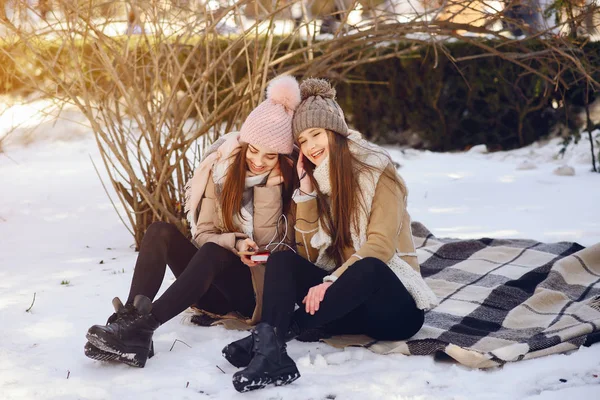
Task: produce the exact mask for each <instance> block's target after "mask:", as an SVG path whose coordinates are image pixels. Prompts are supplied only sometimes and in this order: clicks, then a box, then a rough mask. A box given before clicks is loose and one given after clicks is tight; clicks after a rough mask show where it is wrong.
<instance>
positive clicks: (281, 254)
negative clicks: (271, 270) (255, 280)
mask: <svg viewBox="0 0 600 400" xmlns="http://www.w3.org/2000/svg"><path fill="white" fill-rule="evenodd" d="M296 257H299V256H298V255H297V254H296V253H294V252H293V251H277V252H275V253H272V254H271V255H270V256H269V258H268V259H267V268H268V267H269V265H271V266H274V265H277V268H285V267H291V266H293V265H294V264H295V259H296Z"/></svg>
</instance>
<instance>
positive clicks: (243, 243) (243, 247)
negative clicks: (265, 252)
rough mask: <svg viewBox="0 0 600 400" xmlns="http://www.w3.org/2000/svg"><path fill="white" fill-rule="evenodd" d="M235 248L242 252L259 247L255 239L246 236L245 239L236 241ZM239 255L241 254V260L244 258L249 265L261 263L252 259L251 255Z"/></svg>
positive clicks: (243, 260)
mask: <svg viewBox="0 0 600 400" xmlns="http://www.w3.org/2000/svg"><path fill="white" fill-rule="evenodd" d="M235 249H236V250H237V251H238V252H240V251H256V249H258V246H257V244H256V243H255V242H254V240H252V239H250V238H246V239H243V240H238V241H237V242H236V243H235ZM239 256H240V260H242V262H243V263H244V264H246V265H247V266H249V267H254V266H256V265H258V264H259V263H257V262H256V261H252V260H251V259H250V256H249V255H244V254H240V255H239Z"/></svg>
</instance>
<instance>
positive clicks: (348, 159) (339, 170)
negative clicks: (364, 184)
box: [305, 130, 406, 266]
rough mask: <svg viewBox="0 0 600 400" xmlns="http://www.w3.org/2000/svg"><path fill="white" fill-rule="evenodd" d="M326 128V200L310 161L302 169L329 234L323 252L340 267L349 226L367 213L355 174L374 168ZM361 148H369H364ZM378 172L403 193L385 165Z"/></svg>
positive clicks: (347, 244) (348, 242)
mask: <svg viewBox="0 0 600 400" xmlns="http://www.w3.org/2000/svg"><path fill="white" fill-rule="evenodd" d="M326 131H327V137H328V139H329V180H330V183H331V194H330V196H329V199H327V197H326V196H325V195H324V194H323V193H322V192H321V191H320V190H319V185H318V183H317V181H316V180H315V178H314V176H313V170H314V168H315V166H314V164H312V163H311V162H307V163H305V169H306V171H307V173H308V175H309V177H310V179H311V181H312V183H313V186H314V187H315V188H316V189H317V208H318V212H319V220H320V222H321V225H322V226H323V228H324V230H325V231H326V232H327V234H328V235H329V236H330V237H331V246H329V247H328V248H327V250H326V251H325V253H326V254H327V255H328V256H329V257H331V258H333V259H334V260H335V263H336V265H337V266H340V265H342V264H343V262H344V249H345V248H347V247H352V245H353V241H352V234H351V232H352V229H353V228H354V230H356V231H358V230H359V226H358V225H359V218H360V213H361V212H364V213H366V214H367V215H368V214H369V212H370V210H367V209H366V204H365V198H364V194H363V191H362V190H361V188H360V186H359V182H358V177H359V175H360V174H361V173H369V172H371V173H374V172H376V168H375V167H372V166H370V165H368V164H366V163H364V162H363V161H361V160H359V159H358V158H357V157H356V156H355V155H354V154H352V153H351V152H350V147H349V146H348V139H347V138H346V137H344V136H342V135H339V134H337V133H335V132H332V131H330V130H326ZM365 151H372V150H368V149H365ZM391 162H392V160H391V159H390V163H391ZM382 175H385V176H387V177H389V178H390V179H391V180H392V181H393V182H394V185H397V186H398V188H399V189H400V192H401V193H402V195H403V196H405V195H406V186H405V185H404V182H403V181H402V179H401V178H400V177H399V176H398V174H397V173H395V171H393V172H392V171H390V169H389V168H386V169H385V170H384V171H382ZM375 184H377V182H375ZM392 189H393V188H392Z"/></svg>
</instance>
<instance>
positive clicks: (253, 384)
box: [232, 368, 300, 393]
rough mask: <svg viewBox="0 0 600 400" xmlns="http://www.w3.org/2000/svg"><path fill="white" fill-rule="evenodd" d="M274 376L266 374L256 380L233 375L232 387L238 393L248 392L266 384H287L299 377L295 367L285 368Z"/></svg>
mask: <svg viewBox="0 0 600 400" xmlns="http://www.w3.org/2000/svg"><path fill="white" fill-rule="evenodd" d="M275 375H276V376H275V377H271V376H267V377H264V378H262V379H259V380H258V381H255V380H252V381H250V379H248V378H247V377H245V376H243V375H241V374H240V375H234V376H233V379H232V382H233V387H234V388H235V390H237V391H238V392H240V393H245V392H250V391H252V390H258V389H263V388H264V387H266V386H267V385H270V384H271V383H274V384H275V386H284V385H289V384H290V383H292V382H294V381H295V380H296V379H298V378H300V371H298V369H297V368H293V369H291V368H290V369H287V370H284V371H282V372H280V373H278V374H275Z"/></svg>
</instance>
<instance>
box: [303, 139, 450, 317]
mask: <svg viewBox="0 0 600 400" xmlns="http://www.w3.org/2000/svg"><path fill="white" fill-rule="evenodd" d="M348 139H349V141H348V144H349V148H350V152H351V153H352V154H353V155H355V156H356V157H357V158H358V159H359V160H361V161H362V162H364V163H366V164H368V165H369V166H371V167H373V170H371V171H361V172H360V173H359V175H358V186H359V187H360V189H361V191H362V195H363V201H364V206H365V209H366V210H369V213H370V210H371V207H372V205H373V199H374V198H375V190H376V188H377V183H378V182H379V178H380V177H381V174H382V173H383V171H384V170H385V169H386V168H387V166H388V165H389V163H390V162H391V158H390V156H389V154H388V153H387V152H386V151H385V150H383V149H382V148H381V147H379V146H377V145H374V144H372V143H369V142H368V141H366V140H364V139H363V138H362V137H361V135H360V133H359V132H357V131H352V130H350V135H349V136H348ZM313 176H314V178H315V180H316V181H317V184H318V185H319V191H321V193H323V194H325V195H327V196H329V195H330V194H331V181H330V179H329V157H327V158H326V159H325V160H323V162H321V164H319V166H318V167H316V168H315V169H314V171H313ZM404 200H405V202H404V203H405V204H406V198H405V199H404ZM397 206H398V207H400V204H398V205H397ZM398 212H404V210H398ZM369 213H366V212H364V210H362V209H361V212H360V213H359V220H358V222H359V224H358V227H359V231H358V232H357V231H356V229H355V227H354V226H352V227H351V230H350V234H351V236H352V243H353V245H354V249H355V250H356V251H358V250H359V249H360V248H361V247H362V246H363V245H364V244H365V243H366V242H367V227H368V225H369ZM401 229H402V225H400V226H399V227H398V232H400V230H401ZM310 244H311V246H312V247H313V248H315V249H318V250H319V256H318V257H317V261H316V262H315V264H316V265H317V266H318V267H320V268H322V269H324V270H326V271H329V272H331V271H333V270H334V269H336V268H337V267H338V266H337V265H336V264H335V261H334V260H333V259H331V258H330V257H328V256H327V254H326V253H325V251H326V250H327V248H328V247H329V246H331V237H330V236H329V235H328V234H327V233H326V232H325V230H324V229H323V227H322V226H321V223H320V221H319V228H318V231H317V232H316V233H315V235H314V236H313V237H312V239H311V241H310ZM406 255H414V256H416V253H414V254H406ZM388 266H389V267H390V268H391V269H392V271H394V273H395V274H396V276H398V278H399V279H400V281H401V282H402V283H403V284H404V286H405V287H406V289H407V290H408V292H409V293H410V294H411V295H412V297H413V298H414V299H415V302H416V304H417V307H418V308H419V309H422V310H425V309H431V308H433V307H435V306H436V305H437V303H438V300H437V298H436V296H435V294H434V293H433V291H432V290H431V289H430V288H429V286H427V284H426V283H425V281H424V280H423V277H422V276H421V274H419V273H418V272H417V271H415V270H414V268H413V267H411V266H410V264H408V263H407V262H406V261H404V260H403V259H402V258H400V254H399V252H398V249H396V253H395V254H394V256H393V257H392V259H391V260H390V261H389V262H388Z"/></svg>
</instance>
